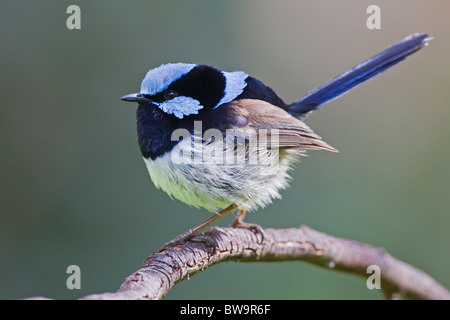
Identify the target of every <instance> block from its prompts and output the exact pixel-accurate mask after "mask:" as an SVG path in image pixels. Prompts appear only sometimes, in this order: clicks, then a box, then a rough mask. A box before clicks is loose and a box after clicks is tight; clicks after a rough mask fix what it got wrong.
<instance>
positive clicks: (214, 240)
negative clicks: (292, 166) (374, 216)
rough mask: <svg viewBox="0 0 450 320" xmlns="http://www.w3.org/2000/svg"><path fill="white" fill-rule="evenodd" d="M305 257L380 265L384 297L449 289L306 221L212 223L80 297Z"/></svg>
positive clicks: (152, 294) (147, 295)
mask: <svg viewBox="0 0 450 320" xmlns="http://www.w3.org/2000/svg"><path fill="white" fill-rule="evenodd" d="M292 260H299V261H306V262H309V263H312V264H314V265H318V266H321V267H325V268H328V269H332V270H339V271H344V272H349V273H352V274H356V275H360V276H363V277H365V278H367V277H368V276H369V274H367V273H366V271H367V267H368V266H370V265H377V266H378V267H379V268H380V270H381V289H382V290H383V291H384V293H385V295H386V297H387V298H390V299H396V298H399V297H405V298H411V299H450V292H449V291H448V290H447V289H445V288H444V287H443V286H441V285H440V284H439V283H437V282H436V281H435V280H434V279H432V278H431V277H430V276H428V275H427V274H425V273H424V272H422V271H420V270H418V269H416V268H414V267H412V266H410V265H409V264H406V263H404V262H402V261H399V260H397V259H395V258H394V257H392V256H391V255H389V254H388V253H386V252H385V251H384V250H383V249H381V248H375V247H372V246H369V245H367V244H363V243H359V242H355V241H351V240H346V239H341V238H337V237H333V236H330V235H327V234H324V233H322V232H318V231H315V230H313V229H310V228H308V227H306V226H301V227H300V228H290V229H264V230H263V234H258V233H254V232H252V231H250V230H247V229H242V228H230V227H228V228H218V227H214V228H211V229H209V230H208V231H206V232H204V233H202V234H200V235H198V236H196V237H194V238H193V239H191V240H190V241H187V242H185V243H181V244H179V245H176V246H170V247H163V248H161V249H160V250H158V251H156V252H154V253H153V254H152V255H151V256H150V257H149V258H148V259H147V260H146V261H145V262H144V264H143V266H142V268H141V269H139V270H138V271H136V272H135V273H133V274H132V275H130V276H129V277H128V278H127V279H126V280H125V282H124V283H123V284H122V286H121V287H120V289H119V290H118V291H117V292H113V293H111V292H107V293H101V294H93V295H88V296H85V297H83V298H81V299H162V298H163V297H164V296H165V295H166V294H167V293H168V292H169V291H170V289H171V288H173V286H175V285H176V284H177V283H179V282H180V281H183V280H184V279H187V278H189V277H191V276H192V275H194V274H196V273H197V272H200V271H202V270H204V269H205V268H207V267H210V266H212V265H214V264H216V263H220V262H223V261H240V262H258V261H292Z"/></svg>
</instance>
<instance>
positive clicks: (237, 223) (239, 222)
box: [230, 210, 265, 243]
mask: <svg viewBox="0 0 450 320" xmlns="http://www.w3.org/2000/svg"><path fill="white" fill-rule="evenodd" d="M244 217H245V210H239V212H238V215H237V216H236V218H235V219H234V221H233V222H232V223H231V224H230V227H232V228H242V229H247V230H250V231H252V232H253V233H254V234H255V235H256V238H257V239H258V243H263V242H264V239H265V235H264V229H263V228H262V227H261V226H260V225H259V224H256V223H248V222H244Z"/></svg>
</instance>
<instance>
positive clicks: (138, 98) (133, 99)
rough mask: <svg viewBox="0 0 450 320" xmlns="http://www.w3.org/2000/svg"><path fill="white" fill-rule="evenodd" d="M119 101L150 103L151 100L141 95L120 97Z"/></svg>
mask: <svg viewBox="0 0 450 320" xmlns="http://www.w3.org/2000/svg"><path fill="white" fill-rule="evenodd" d="M120 100H123V101H128V102H152V100H150V99H148V98H146V97H144V95H143V94H142V93H132V94H127V95H126V96H123V97H121V98H120Z"/></svg>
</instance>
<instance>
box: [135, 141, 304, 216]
mask: <svg viewBox="0 0 450 320" xmlns="http://www.w3.org/2000/svg"><path fill="white" fill-rule="evenodd" d="M224 150H225V152H227V151H228V155H231V156H229V157H228V158H226V157H223V154H224ZM248 150H249V149H248V148H247V158H246V160H245V152H246V149H245V147H239V146H238V147H236V144H235V143H234V141H229V140H228V141H226V142H225V145H223V142H222V141H221V140H220V141H219V140H216V141H214V142H212V143H195V142H194V143H191V141H190V140H189V139H185V140H183V141H181V142H179V143H178V144H177V145H176V147H175V148H174V149H173V150H172V151H171V152H168V153H166V154H164V155H163V156H161V157H159V158H157V159H155V160H151V159H144V160H145V163H146V165H147V169H148V171H149V173H150V177H151V179H152V181H153V183H154V184H155V186H156V187H157V188H159V189H162V190H164V191H165V192H167V193H168V194H169V196H170V197H172V198H175V199H178V200H180V201H182V202H184V203H186V204H188V205H190V206H194V207H198V208H205V209H206V210H208V211H215V212H217V211H220V210H222V209H224V208H226V207H227V206H229V205H230V204H231V203H236V204H237V205H238V206H239V207H240V208H241V209H246V210H252V209H256V208H257V207H264V206H265V205H267V204H270V203H271V202H272V200H273V199H274V198H280V193H279V192H280V190H282V189H285V188H286V187H287V186H288V180H289V174H288V171H289V169H290V168H291V166H292V164H293V163H295V162H296V161H298V159H299V155H300V154H301V151H300V150H280V151H278V150H264V151H262V150H258V149H255V150H253V151H251V152H250V154H252V152H253V153H255V152H256V153H258V155H254V154H253V156H255V157H256V158H257V159H258V160H257V162H256V163H255V162H251V161H249V159H248V158H249V153H248ZM233 155H234V159H233ZM232 159H233V160H234V161H232ZM250 159H252V158H251V156H250ZM249 162H250V163H249Z"/></svg>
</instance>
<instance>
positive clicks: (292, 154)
mask: <svg viewBox="0 0 450 320" xmlns="http://www.w3.org/2000/svg"><path fill="white" fill-rule="evenodd" d="M431 40H432V38H431V37H429V36H428V34H426V33H416V34H411V35H409V36H407V37H405V38H403V39H401V40H400V41H398V42H396V43H394V44H393V45H391V46H389V47H388V48H387V49H385V50H383V51H381V52H380V53H378V54H376V55H374V56H373V57H371V58H369V59H367V60H364V61H363V62H362V63H360V64H358V65H356V66H354V67H353V68H351V69H349V70H348V71H346V72H344V73H342V74H340V75H338V76H336V77H334V78H332V79H331V80H329V81H328V82H326V83H325V84H323V85H322V86H320V87H318V88H316V89H314V90H312V91H310V92H309V93H307V94H306V95H304V96H303V97H301V98H300V99H298V100H296V101H294V102H292V103H286V102H284V100H283V99H282V98H280V97H279V96H278V95H277V94H276V93H275V91H274V90H273V89H272V88H270V87H269V86H268V85H266V84H264V83H263V82H261V81H260V80H258V79H256V78H254V77H252V76H250V75H248V74H247V73H246V72H244V71H239V70H235V71H231V72H227V71H222V70H220V69H217V68H215V67H212V66H209V65H204V64H195V63H165V64H163V65H161V66H159V67H156V68H153V69H150V70H149V71H148V72H147V74H146V75H145V77H144V79H143V81H142V83H141V88H140V91H139V92H138V93H133V94H128V95H125V96H123V97H121V100H123V101H127V102H137V103H138V108H137V112H136V120H137V136H138V144H139V148H140V151H141V153H142V157H143V159H144V161H145V164H146V167H147V169H148V172H149V174H150V178H151V179H152V181H153V183H154V184H155V186H156V187H157V188H159V189H162V190H163V191H165V192H166V193H167V194H168V195H169V196H170V197H171V198H173V199H178V200H180V201H182V202H184V203H186V204H187V205H189V206H192V207H196V208H201V209H206V210H207V211H210V212H214V215H213V216H212V217H211V218H209V219H208V220H206V221H205V222H203V223H201V224H200V225H198V226H196V227H194V228H191V229H189V230H187V231H186V232H185V233H183V234H181V235H179V236H178V237H176V238H175V239H174V240H172V241H170V242H168V244H176V243H179V242H180V241H186V240H189V239H192V238H193V236H194V235H196V234H198V233H199V232H200V231H201V230H203V229H204V228H206V227H207V226H209V225H210V224H212V223H213V222H215V221H217V220H218V219H219V218H221V217H223V216H225V215H226V214H228V213H230V212H233V211H235V210H236V211H238V213H237V215H236V217H235V219H234V221H233V223H232V226H233V227H240V228H250V229H252V230H254V231H255V232H262V231H261V228H260V227H258V225H254V224H250V223H246V222H244V217H245V214H246V212H248V211H252V210H256V209H258V208H263V207H265V206H266V205H268V204H270V203H271V202H272V201H273V200H274V199H277V198H280V197H281V191H282V190H283V189H285V188H287V187H288V185H289V182H290V179H291V177H290V173H291V171H292V170H293V167H294V165H295V164H297V163H298V162H299V161H300V158H301V156H302V155H304V154H305V152H306V151H307V150H326V151H331V152H337V150H336V149H335V148H334V147H332V146H330V145H329V144H328V143H326V142H325V141H323V140H322V138H321V137H320V136H319V135H317V134H316V133H315V132H314V131H313V130H312V129H311V128H310V127H309V126H308V125H307V124H306V123H305V121H306V119H307V117H308V115H309V114H310V113H311V112H313V111H314V110H316V109H317V108H318V107H319V106H321V105H323V104H325V103H327V102H330V101H331V100H333V99H336V98H338V97H340V96H341V95H343V94H344V93H346V92H348V91H349V90H350V89H352V88H355V87H356V86H358V85H360V84H362V83H364V82H366V81H367V80H369V79H371V78H373V77H375V76H376V75H378V74H380V73H381V72H383V71H385V70H387V69H389V68H391V67H392V66H394V65H396V64H397V63H399V62H401V61H403V60H404V59H405V58H406V57H407V56H409V55H411V54H412V53H414V52H416V51H417V50H419V49H421V48H422V47H424V46H426V45H428V44H429V42H430V41H431Z"/></svg>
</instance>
